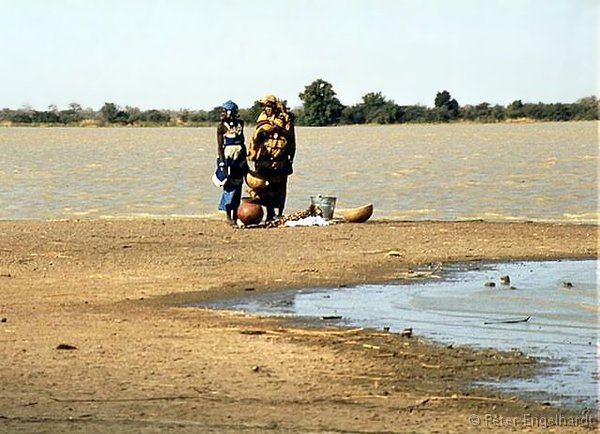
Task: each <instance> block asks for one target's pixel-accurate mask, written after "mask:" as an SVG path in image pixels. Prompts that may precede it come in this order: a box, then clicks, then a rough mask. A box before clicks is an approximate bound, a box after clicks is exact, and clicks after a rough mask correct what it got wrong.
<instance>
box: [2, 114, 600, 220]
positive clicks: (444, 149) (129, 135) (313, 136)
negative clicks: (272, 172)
mask: <svg viewBox="0 0 600 434" xmlns="http://www.w3.org/2000/svg"><path fill="white" fill-rule="evenodd" d="M597 132H598V123H597V122H569V123H539V124H517V125H514V124H500V125H459V124H456V125H398V126H348V127H336V128H298V131H297V136H298V153H297V157H296V166H295V173H294V175H293V176H292V177H291V178H290V185H289V198H288V208H287V210H288V211H289V212H293V211H297V210H301V209H305V208H306V207H307V206H308V203H309V198H310V196H312V195H315V194H319V193H320V194H324V195H333V196H337V197H338V201H337V211H338V213H339V212H340V211H342V210H343V209H344V208H352V207H356V206H359V205H362V204H364V203H368V202H373V203H374V204H375V213H374V218H393V219H411V220H423V219H446V220H447V219H473V218H483V219H488V220H507V219H508V220H511V219H517V220H548V221H570V222H594V223H595V222H597V220H598V211H597V200H598V197H597V181H598V173H597V164H598V144H597V140H598V138H597ZM249 133H250V131H248V134H247V136H249ZM215 141H216V139H215V132H214V129H212V128H143V129H142V128H139V129H131V128H98V129H93V128H87V129H82V128H0V150H1V152H0V218H1V219H54V218H99V217H108V216H119V217H130V216H145V215H155V216H198V215H211V214H216V212H217V211H216V208H217V202H218V197H219V193H220V191H219V189H217V188H216V187H214V186H213V185H212V183H211V181H210V176H211V174H212V170H213V166H214V158H215V155H216V149H215Z"/></svg>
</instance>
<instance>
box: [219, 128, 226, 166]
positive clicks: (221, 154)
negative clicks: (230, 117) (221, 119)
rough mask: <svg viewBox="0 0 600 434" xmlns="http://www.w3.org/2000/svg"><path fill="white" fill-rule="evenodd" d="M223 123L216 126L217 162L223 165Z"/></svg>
mask: <svg viewBox="0 0 600 434" xmlns="http://www.w3.org/2000/svg"><path fill="white" fill-rule="evenodd" d="M223 133H224V131H223V124H219V126H218V127H217V155H218V156H219V162H220V163H221V164H222V165H223V166H224V165H225V151H224V150H223V148H224V146H223V145H224V143H225V139H224V138H223Z"/></svg>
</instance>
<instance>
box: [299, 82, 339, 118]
mask: <svg viewBox="0 0 600 434" xmlns="http://www.w3.org/2000/svg"><path fill="white" fill-rule="evenodd" d="M298 96H299V97H300V99H301V100H302V102H303V103H304V106H303V113H302V118H301V119H299V122H300V123H301V124H303V125H311V126H318V127H321V126H326V125H334V124H337V123H338V122H339V120H340V118H341V116H342V110H344V105H343V104H342V103H341V102H340V100H339V99H338V98H337V97H336V93H335V92H334V90H333V86H331V84H330V83H327V82H326V81H324V80H322V79H318V80H315V81H313V82H312V83H311V84H309V85H308V86H305V87H304V92H301V93H300V94H299V95H298Z"/></svg>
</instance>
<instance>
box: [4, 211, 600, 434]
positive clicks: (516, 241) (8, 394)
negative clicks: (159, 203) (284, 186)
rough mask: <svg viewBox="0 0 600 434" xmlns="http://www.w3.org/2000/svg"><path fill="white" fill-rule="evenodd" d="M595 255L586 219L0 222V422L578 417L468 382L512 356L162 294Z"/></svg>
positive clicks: (209, 423) (324, 426) (566, 428)
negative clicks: (204, 305)
mask: <svg viewBox="0 0 600 434" xmlns="http://www.w3.org/2000/svg"><path fill="white" fill-rule="evenodd" d="M389 252H394V253H393V254H389ZM597 255H598V227H597V226H589V225H560V224H542V223H530V222H528V223H490V222H483V221H472V222H385V221H371V222H367V223H364V224H354V225H353V224H336V225H332V226H329V227H312V228H277V229H252V230H243V229H236V228H232V227H230V226H228V225H226V224H225V223H224V222H222V221H217V220H203V219H165V220H161V219H144V220H142V219H140V220H100V221H50V222H45V221H2V222H0V294H1V295H0V321H1V322H0V368H1V369H0V390H1V393H0V432H6V433H15V432H28V433H29V432H49V433H55V432H85V433H89V432H109V431H110V432H112V433H124V432H136V433H139V432H143V433H145V432H148V433H150V432H152V433H157V432H177V433H188V432H189V433H197V432H234V431H240V430H242V431H244V432H294V433H297V432H336V433H338V432H407V431H409V432H450V433H463V432H471V431H473V432H478V431H480V430H481V429H482V427H483V428H490V429H492V430H494V431H511V430H513V429H518V430H521V429H526V430H529V431H533V432H553V431H555V430H556V431H561V432H585V431H593V430H595V428H596V427H597V425H595V423H596V421H597V416H598V415H597V414H596V413H593V414H589V415H587V416H586V415H583V416H584V417H587V419H584V418H582V417H581V416H582V415H580V414H579V415H578V416H580V419H577V420H575V419H569V417H572V416H577V414H575V415H574V414H573V413H570V412H569V411H568V410H565V409H560V408H555V407H553V406H551V405H547V403H540V402H537V403H536V402H526V401H523V400H521V399H519V398H517V397H515V396H510V395H506V394H503V393H500V392H498V391H494V390H484V389H469V387H468V382H469V381H470V380H473V379H483V378H497V377H502V376H514V375H527V374H528V373H531V372H532V371H533V370H535V368H536V364H535V363H534V361H533V360H531V359H529V358H527V357H525V356H523V355H521V354H519V353H515V352H512V353H500V352H498V351H494V350H485V351H472V350H469V349H466V348H447V347H445V346H439V345H434V344H431V343H428V342H426V341H425V340H423V339H421V338H419V337H418V336H412V337H402V336H399V335H398V334H395V333H384V332H383V331H377V330H356V329H350V330H345V329H333V328H327V327H323V328H311V327H298V326H293V325H291V324H288V323H283V322H281V321H278V320H275V319H272V318H261V317H254V316H247V315H243V314H241V313H236V312H218V311H210V310H205V309H199V308H190V307H179V306H178V304H180V303H186V302H189V301H193V300H199V299H202V298H204V299H206V298H209V297H225V296H230V295H241V294H251V293H258V292H262V291H270V290H277V289H281V288H294V287H306V286H314V287H317V286H338V285H352V284H356V283H362V282H383V281H389V280H394V279H399V278H410V277H411V273H410V271H411V269H412V268H414V267H415V266H419V265H425V264H428V263H430V262H442V263H447V262H451V261H473V260H480V259H493V260H496V259H498V260H504V259H541V258H544V259H547V258H582V257H594V258H596V257H597ZM249 289H253V290H254V291H249ZM61 344H62V345H63V346H65V345H66V346H71V347H74V348H73V349H59V348H61ZM67 348H69V347H67ZM526 415H531V416H532V417H534V419H528V418H527V416H526ZM557 415H560V416H561V417H564V420H563V419H559V425H560V426H550V428H546V427H545V425H553V422H552V421H553V420H555V419H556V417H557ZM535 418H546V419H535ZM549 418H554V419H549ZM573 424H577V425H579V426H572V425H573Z"/></svg>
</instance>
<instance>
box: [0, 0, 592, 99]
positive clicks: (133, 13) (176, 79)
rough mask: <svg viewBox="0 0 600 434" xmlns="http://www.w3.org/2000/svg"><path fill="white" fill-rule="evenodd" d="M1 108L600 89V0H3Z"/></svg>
mask: <svg viewBox="0 0 600 434" xmlns="http://www.w3.org/2000/svg"><path fill="white" fill-rule="evenodd" d="M0 11H1V12H0V41H2V51H1V57H0V59H1V60H0V62H1V67H0V108H12V109H17V108H23V107H31V108H33V109H36V110H46V109H48V107H49V106H50V105H55V106H57V107H58V108H59V109H66V108H68V106H69V104H71V103H77V104H80V105H81V106H82V107H84V108H88V107H89V108H92V109H94V110H99V109H100V108H101V107H102V105H104V103H106V102H112V103H114V104H117V105H118V106H120V107H126V106H132V107H138V108H140V109H142V110H149V109H169V110H179V109H190V110H200V109H203V110H210V109H212V108H213V107H216V106H219V105H221V104H222V103H223V102H224V101H226V100H229V99H232V100H234V101H235V102H237V104H238V105H239V106H240V107H250V106H252V104H253V103H254V101H256V100H258V99H260V98H261V97H262V96H264V95H266V94H274V95H276V96H278V97H279V98H281V99H284V100H287V101H288V105H290V106H291V107H297V106H300V105H301V104H302V101H301V99H300V97H299V94H300V93H301V92H303V91H304V89H305V87H306V86H308V85H309V84H310V83H312V82H313V81H315V80H317V79H322V80H325V81H327V82H328V83H330V84H331V85H332V86H333V90H334V91H335V92H336V94H337V97H338V98H339V100H340V101H341V102H342V103H343V104H345V105H353V104H358V103H360V102H361V101H362V97H363V96H364V95H366V94H367V93H371V92H381V94H382V95H383V96H384V97H385V98H386V99H388V100H392V101H394V102H395V103H397V104H400V105H414V104H420V105H425V106H429V107H431V106H433V103H434V100H435V95H436V93H437V92H441V91H443V90H447V91H448V92H450V94H451V95H452V97H453V98H455V99H456V100H457V101H458V102H459V104H460V105H461V106H463V105H467V104H479V103H482V102H487V103H489V104H501V105H508V104H510V103H511V102H512V101H515V100H517V99H520V100H521V101H522V102H524V103H525V102H544V103H554V102H563V103H570V102H575V101H577V100H578V99H580V98H583V97H587V96H592V95H595V96H600V79H599V75H600V53H599V49H600V30H599V27H600V24H599V23H600V0H51V1H48V0H20V1H14V0H0Z"/></svg>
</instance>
